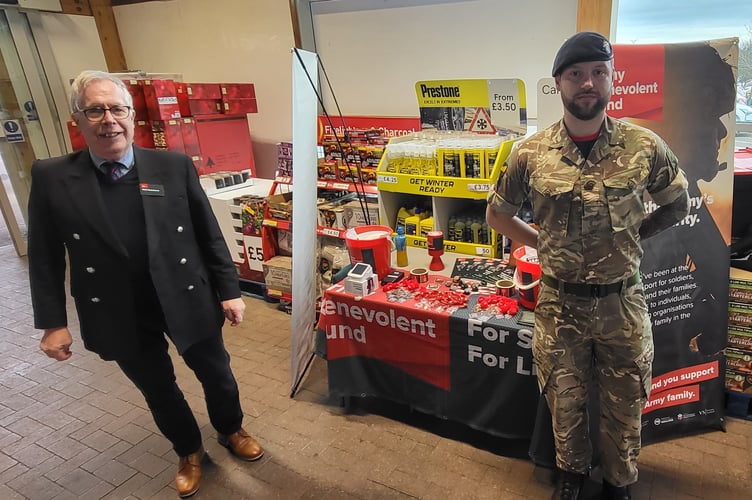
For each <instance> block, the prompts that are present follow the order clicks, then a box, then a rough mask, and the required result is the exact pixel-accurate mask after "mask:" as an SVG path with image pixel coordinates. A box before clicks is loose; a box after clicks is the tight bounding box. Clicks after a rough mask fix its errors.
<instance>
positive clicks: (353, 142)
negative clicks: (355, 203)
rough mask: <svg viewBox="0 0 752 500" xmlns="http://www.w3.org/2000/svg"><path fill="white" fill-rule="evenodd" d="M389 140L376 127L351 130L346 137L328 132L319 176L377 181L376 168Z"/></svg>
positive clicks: (320, 162)
mask: <svg viewBox="0 0 752 500" xmlns="http://www.w3.org/2000/svg"><path fill="white" fill-rule="evenodd" d="M388 142H389V139H388V138H387V137H384V136H382V135H381V132H380V131H379V130H376V129H371V130H360V129H356V130H349V131H348V132H347V137H344V136H335V135H333V134H327V135H325V136H324V138H323V141H322V146H323V149H324V157H323V158H320V159H319V165H318V172H319V175H318V176H319V179H322V180H336V181H342V182H353V183H355V182H358V183H359V182H363V183H364V184H372V185H376V169H377V167H378V166H379V161H380V160H381V155H382V154H384V149H385V148H386V144H387V143H388Z"/></svg>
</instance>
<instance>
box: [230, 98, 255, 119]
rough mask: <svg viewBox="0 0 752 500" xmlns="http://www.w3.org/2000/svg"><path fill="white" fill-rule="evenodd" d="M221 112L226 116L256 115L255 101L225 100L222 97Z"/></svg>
mask: <svg viewBox="0 0 752 500" xmlns="http://www.w3.org/2000/svg"><path fill="white" fill-rule="evenodd" d="M222 112H223V113H224V114H226V115H243V114H248V113H258V105H257V104H256V99H227V98H224V97H223V98H222Z"/></svg>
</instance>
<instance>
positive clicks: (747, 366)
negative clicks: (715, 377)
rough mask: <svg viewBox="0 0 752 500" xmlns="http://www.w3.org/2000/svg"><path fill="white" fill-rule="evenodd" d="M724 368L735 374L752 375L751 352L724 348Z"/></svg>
mask: <svg viewBox="0 0 752 500" xmlns="http://www.w3.org/2000/svg"><path fill="white" fill-rule="evenodd" d="M725 353H726V368H727V369H729V370H734V371H737V372H744V373H752V352H751V351H746V350H743V349H734V348H733V347H728V348H726V351H725Z"/></svg>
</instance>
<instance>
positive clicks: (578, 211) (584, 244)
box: [488, 117, 687, 283]
mask: <svg viewBox="0 0 752 500" xmlns="http://www.w3.org/2000/svg"><path fill="white" fill-rule="evenodd" d="M686 188H687V180H686V177H685V176H684V172H683V171H682V170H681V169H679V167H678V161H677V159H676V157H675V156H674V154H673V153H672V152H671V150H670V149H669V148H668V146H666V144H665V143H664V141H663V140H662V139H661V138H660V137H658V136H657V135H656V134H655V133H653V132H652V131H650V130H647V129H645V128H642V127H639V126H637V125H634V124H631V123H628V122H625V121H621V120H617V119H614V118H610V117H606V120H605V121H604V123H603V126H602V128H601V133H600V136H599V137H598V139H597V140H596V142H595V144H594V145H593V148H592V150H591V152H590V155H589V157H588V158H587V159H586V158H583V156H582V154H581V153H580V150H579V149H578V148H577V146H576V145H575V143H574V142H573V141H572V139H571V138H570V137H569V134H568V133H567V130H566V128H565V126H564V122H563V121H561V120H560V121H559V122H557V123H555V124H553V125H552V126H550V127H548V128H547V129H545V130H542V131H540V132H538V133H536V134H534V135H533V136H531V137H529V138H527V139H524V140H523V141H521V142H520V143H518V144H517V145H516V146H515V148H514V149H513V151H512V153H511V154H510V156H509V158H508V161H507V169H506V171H505V173H504V174H503V175H502V176H501V177H500V178H499V181H498V182H497V184H496V185H495V186H494V188H493V189H492V190H491V192H490V193H489V196H488V203H489V204H490V205H492V207H493V209H494V210H496V211H497V212H499V213H504V214H508V215H515V214H516V213H517V211H518V209H519V208H520V206H521V205H522V203H523V201H524V200H525V199H526V198H529V199H530V201H531V203H532V206H533V214H534V219H535V222H536V223H537V224H538V226H539V229H540V232H539V234H538V256H539V258H540V263H541V270H542V272H543V273H544V274H547V275H549V276H553V277H556V278H558V279H560V280H563V281H567V282H572V283H613V282H616V281H619V280H622V279H626V278H628V277H629V276H631V275H632V274H634V273H635V272H636V271H637V270H638V269H639V266H640V259H641V258H642V248H641V246H640V236H639V232H638V231H639V228H640V224H641V222H642V220H643V219H644V218H645V216H646V208H645V203H644V201H643V200H644V193H645V192H647V193H649V195H650V198H652V199H653V201H654V202H655V204H657V205H665V204H668V203H671V202H672V201H674V200H676V198H677V197H679V196H680V195H681V193H682V191H684V190H686Z"/></svg>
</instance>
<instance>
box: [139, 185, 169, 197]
mask: <svg viewBox="0 0 752 500" xmlns="http://www.w3.org/2000/svg"><path fill="white" fill-rule="evenodd" d="M139 187H140V188H141V196H164V186H163V185H162V184H149V183H148V182H142V183H140V184H139Z"/></svg>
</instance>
